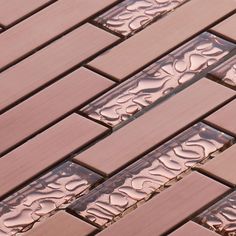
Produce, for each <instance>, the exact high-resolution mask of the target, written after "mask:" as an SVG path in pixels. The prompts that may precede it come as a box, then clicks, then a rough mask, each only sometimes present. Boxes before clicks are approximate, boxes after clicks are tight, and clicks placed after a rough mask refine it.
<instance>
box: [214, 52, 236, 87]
mask: <svg viewBox="0 0 236 236" xmlns="http://www.w3.org/2000/svg"><path fill="white" fill-rule="evenodd" d="M210 74H211V75H213V76H214V77H215V78H216V79H218V80H219V81H221V82H223V83H226V84H228V85H231V86H232V88H234V89H236V56H234V57H231V58H230V59H229V60H227V61H225V62H224V63H222V64H220V65H219V66H218V67H216V69H214V70H213V71H211V72H210Z"/></svg>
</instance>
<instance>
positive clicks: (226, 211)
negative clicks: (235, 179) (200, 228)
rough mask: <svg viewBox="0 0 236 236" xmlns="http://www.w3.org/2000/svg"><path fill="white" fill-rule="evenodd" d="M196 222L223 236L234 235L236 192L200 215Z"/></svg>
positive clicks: (235, 232) (235, 228)
mask: <svg viewBox="0 0 236 236" xmlns="http://www.w3.org/2000/svg"><path fill="white" fill-rule="evenodd" d="M196 221H197V222H198V223H200V224H202V225H204V226H205V227H207V228H209V229H211V230H213V231H215V232H217V233H219V234H220V235H224V236H235V235H236V191H234V192H233V193H231V194H230V195H228V196H226V197H225V198H223V199H222V200H221V201H219V202H217V203H216V204H215V205H213V206H212V207H210V208H209V209H207V210H206V211H204V212H203V213H202V214H200V215H199V216H198V217H197V218H196Z"/></svg>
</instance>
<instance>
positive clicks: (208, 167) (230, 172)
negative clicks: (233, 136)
mask: <svg viewBox="0 0 236 236" xmlns="http://www.w3.org/2000/svg"><path fill="white" fill-rule="evenodd" d="M235 166H236V144H234V145H233V146H232V147H230V148H229V149H227V150H226V151H225V152H224V153H222V154H220V155H219V156H218V157H217V158H215V159H213V160H210V161H209V162H207V163H206V164H204V165H203V166H200V167H199V168H200V169H201V171H203V172H204V173H207V174H208V175H210V176H213V177H214V178H216V179H220V180H221V181H223V182H226V183H227V184H229V185H232V187H236V171H235Z"/></svg>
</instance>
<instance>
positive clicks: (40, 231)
mask: <svg viewBox="0 0 236 236" xmlns="http://www.w3.org/2000/svg"><path fill="white" fill-rule="evenodd" d="M95 230H96V228H95V227H94V226H92V225H90V224H88V223H86V222H84V221H82V220H80V219H78V218H76V217H74V216H72V215H70V214H68V213H66V212H65V211H60V212H59V213H57V214H55V215H54V216H52V217H50V218H49V219H47V220H46V221H44V222H43V223H41V224H39V225H36V226H35V227H34V228H33V229H32V230H30V231H29V232H28V233H26V234H25V236H87V235H90V234H92V233H94V231H95Z"/></svg>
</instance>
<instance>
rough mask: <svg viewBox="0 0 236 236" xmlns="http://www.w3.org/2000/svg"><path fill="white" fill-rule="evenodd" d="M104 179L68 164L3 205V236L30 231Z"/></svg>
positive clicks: (0, 232)
mask: <svg viewBox="0 0 236 236" xmlns="http://www.w3.org/2000/svg"><path fill="white" fill-rule="evenodd" d="M100 178H101V177H100V176H99V175H97V174H95V173H93V172H92V171H90V170H87V169H86V168H84V167H81V166H79V165H77V164H74V163H72V162H66V163H64V164H63V165H61V166H59V167H58V168H56V169H53V170H51V171H50V172H48V173H47V174H45V175H43V176H42V177H40V178H39V179H37V180H35V181H34V182H32V183H30V184H28V185H27V186H26V187H24V188H22V189H21V190H19V191H17V192H16V193H14V194H12V195H11V196H10V197H8V198H6V199H5V200H3V201H1V202H0V236H3V235H14V234H16V233H18V232H22V231H27V230H29V229H30V228H31V227H32V226H33V224H34V223H35V222H36V221H38V220H40V218H42V217H44V218H45V217H48V216H50V215H52V214H53V213H55V211H56V210H58V209H61V208H63V207H65V206H67V205H68V204H69V203H70V202H71V201H72V200H74V199H75V197H77V196H80V195H82V194H84V193H86V191H87V190H88V189H89V188H90V187H91V185H93V184H94V183H95V182H97V181H98V180H99V179H100Z"/></svg>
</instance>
